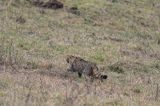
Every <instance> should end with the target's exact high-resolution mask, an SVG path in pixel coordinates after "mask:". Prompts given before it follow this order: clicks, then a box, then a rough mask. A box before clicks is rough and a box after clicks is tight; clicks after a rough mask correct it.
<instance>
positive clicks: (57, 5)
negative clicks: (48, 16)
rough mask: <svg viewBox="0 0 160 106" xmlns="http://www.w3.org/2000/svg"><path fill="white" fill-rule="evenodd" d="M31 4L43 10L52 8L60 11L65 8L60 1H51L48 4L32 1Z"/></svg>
mask: <svg viewBox="0 0 160 106" xmlns="http://www.w3.org/2000/svg"><path fill="white" fill-rule="evenodd" d="M29 2H30V3H31V4H32V5H34V6H37V7H42V8H50V9H60V8H63V3H61V2H60V1H57V0H49V1H48V2H44V1H39V0H36V1H30V0H29Z"/></svg>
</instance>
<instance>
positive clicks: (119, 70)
mask: <svg viewBox="0 0 160 106" xmlns="http://www.w3.org/2000/svg"><path fill="white" fill-rule="evenodd" d="M109 69H110V70H111V71H113V72H116V73H119V74H120V73H121V74H123V73H124V70H123V68H122V67H121V66H120V65H118V64H114V65H111V66H109Z"/></svg>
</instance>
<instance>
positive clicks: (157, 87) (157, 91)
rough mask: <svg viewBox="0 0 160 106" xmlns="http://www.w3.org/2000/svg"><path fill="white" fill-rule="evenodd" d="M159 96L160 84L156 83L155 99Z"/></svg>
mask: <svg viewBox="0 0 160 106" xmlns="http://www.w3.org/2000/svg"><path fill="white" fill-rule="evenodd" d="M158 96H159V85H158V84H156V95H155V101H157V100H158Z"/></svg>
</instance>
